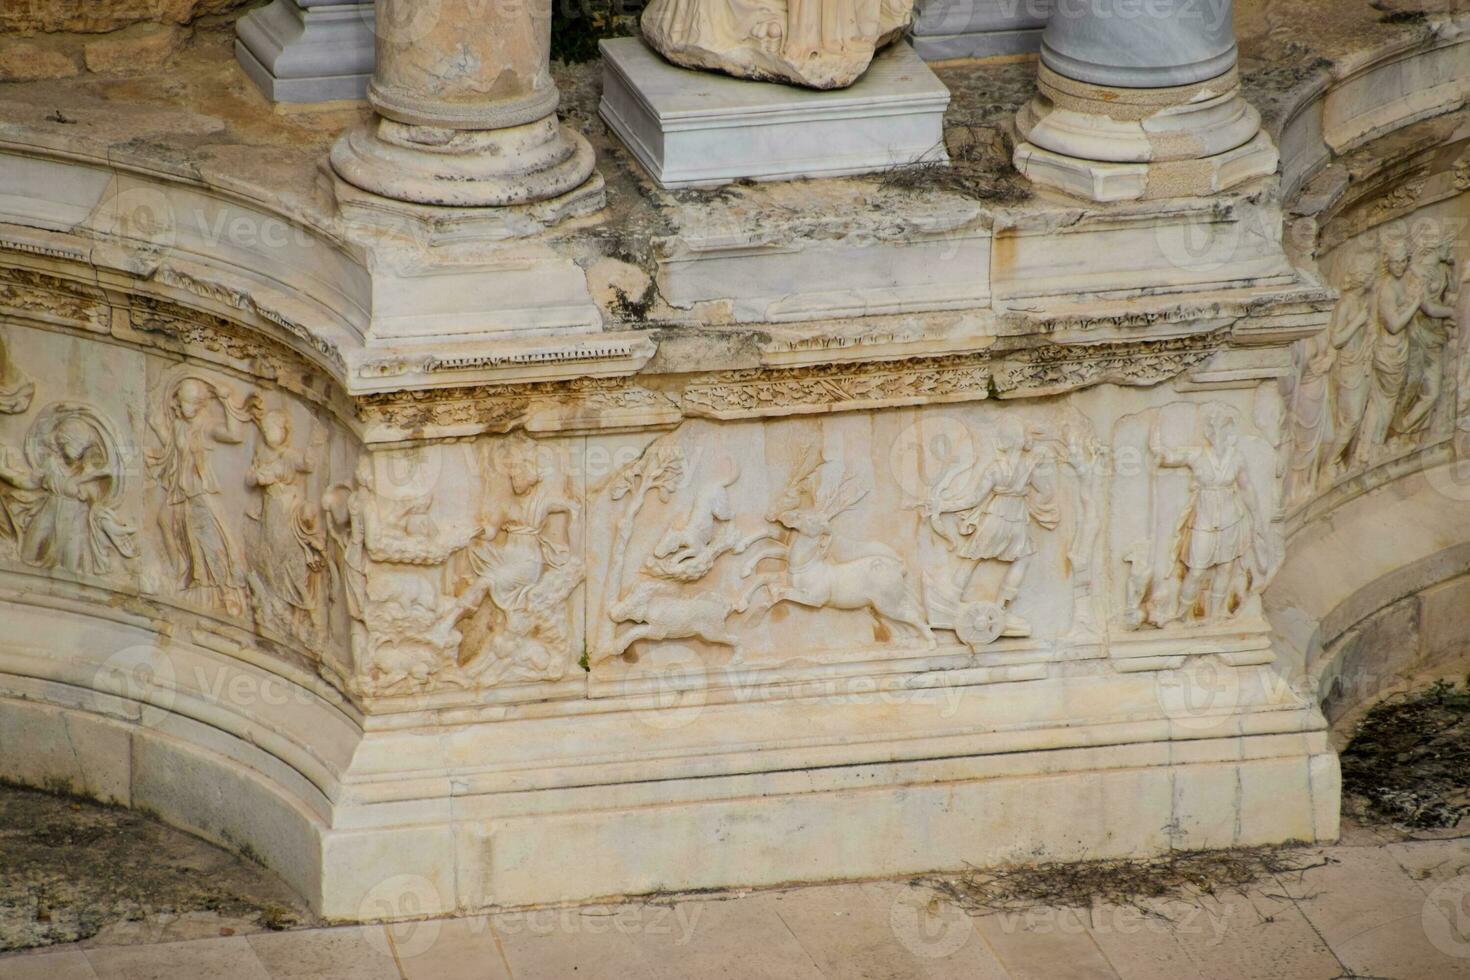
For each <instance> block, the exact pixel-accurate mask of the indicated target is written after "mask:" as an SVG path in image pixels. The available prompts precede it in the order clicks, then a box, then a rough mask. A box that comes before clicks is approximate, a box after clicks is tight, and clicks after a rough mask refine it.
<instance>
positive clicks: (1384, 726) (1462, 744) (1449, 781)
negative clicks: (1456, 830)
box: [1342, 682, 1470, 829]
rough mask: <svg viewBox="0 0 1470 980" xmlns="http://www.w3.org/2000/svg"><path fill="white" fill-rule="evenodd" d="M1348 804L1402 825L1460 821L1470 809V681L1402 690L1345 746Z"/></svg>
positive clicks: (1361, 815)
mask: <svg viewBox="0 0 1470 980" xmlns="http://www.w3.org/2000/svg"><path fill="white" fill-rule="evenodd" d="M1342 788H1343V808H1344V810H1345V811H1347V812H1348V813H1349V814H1351V815H1353V816H1355V817H1357V818H1358V819H1361V820H1365V821H1370V822H1379V823H1383V822H1387V823H1391V824H1396V825H1398V826H1401V827H1409V828H1417V829H1428V828H1443V827H1454V826H1455V825H1457V824H1458V823H1459V822H1460V821H1461V820H1462V819H1463V818H1464V817H1465V816H1466V814H1470V687H1464V688H1462V687H1457V686H1455V685H1453V684H1446V683H1443V682H1441V683H1437V684H1435V685H1434V686H1433V687H1431V688H1430V689H1429V690H1427V691H1421V692H1419V693H1416V694H1403V695H1396V696H1394V697H1390V698H1388V699H1386V700H1385V701H1384V702H1383V703H1382V704H1379V705H1377V706H1376V707H1374V708H1373V710H1372V711H1370V712H1368V714H1367V716H1365V717H1364V718H1363V720H1362V721H1361V722H1360V723H1359V724H1358V727H1357V729H1356V730H1355V731H1354V733H1353V738H1352V741H1351V742H1350V743H1349V744H1348V747H1347V748H1346V749H1345V750H1343V752H1342Z"/></svg>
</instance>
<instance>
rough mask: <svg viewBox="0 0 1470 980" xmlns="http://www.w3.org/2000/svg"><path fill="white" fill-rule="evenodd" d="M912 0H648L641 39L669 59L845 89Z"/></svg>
mask: <svg viewBox="0 0 1470 980" xmlns="http://www.w3.org/2000/svg"><path fill="white" fill-rule="evenodd" d="M913 13H914V3H913V0H877V2H872V0H758V2H752V0H735V2H731V0H653V2H652V3H650V4H649V5H648V7H647V8H646V9H645V10H644V12H643V21H642V29H643V38H644V40H646V41H647V42H648V43H649V44H650V45H652V46H653V48H654V50H656V51H658V52H659V53H660V54H662V55H663V56H664V57H665V58H667V59H669V60H670V61H672V62H673V63H674V64H676V65H682V66H683V67H685V68H700V69H707V70H710V71H719V72H724V73H726V74H728V75H734V76H736V77H737V78H750V79H755V80H757V81H767V82H787V83H790V84H793V85H803V86H806V87H808V88H817V89H837V88H846V87H847V86H849V85H851V84H852V83H853V82H856V81H857V80H858V79H859V78H861V77H862V75H863V72H865V71H867V70H868V65H869V64H870V63H871V62H872V60H873V54H874V53H875V52H876V51H878V50H879V49H880V48H882V47H884V46H885V45H887V44H890V43H892V42H893V41H896V40H898V38H899V37H900V36H901V35H902V34H903V32H904V31H905V30H907V29H908V27H909V24H910V23H911V22H912V21H913Z"/></svg>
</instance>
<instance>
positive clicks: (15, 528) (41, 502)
mask: <svg viewBox="0 0 1470 980" xmlns="http://www.w3.org/2000/svg"><path fill="white" fill-rule="evenodd" d="M95 347H96V345H95V344H94V343H92V342H91V341H88V340H85V339H82V338H79V337H74V336H70V335H67V334H61V333H53V332H50V331H45V330H33V329H29V328H26V327H23V326H19V325H14V324H6V323H0V556H4V558H6V559H7V560H8V561H9V562H11V563H12V564H14V565H17V566H20V567H22V568H25V569H27V570H29V571H31V572H35V573H40V574H45V575H48V576H51V577H55V578H59V579H65V580H78V579H80V580H86V579H92V578H97V579H104V580H106V582H107V583H109V584H110V585H111V586H112V587H124V588H129V589H135V590H136V589H140V588H145V587H146V586H147V585H148V584H149V578H148V575H147V565H146V563H145V562H142V561H140V560H139V559H140V554H141V548H140V544H139V525H140V515H141V514H142V512H143V506H142V501H143V485H144V473H143V468H142V454H141V452H140V445H141V432H140V430H139V422H140V416H139V414H138V411H137V406H138V405H140V404H142V401H143V398H142V379H143V373H144V358H143V356H142V355H140V354H136V353H132V352H125V351H120V352H118V356H117V357H115V358H112V359H111V360H110V361H106V360H103V359H100V358H97V357H96V356H95Z"/></svg>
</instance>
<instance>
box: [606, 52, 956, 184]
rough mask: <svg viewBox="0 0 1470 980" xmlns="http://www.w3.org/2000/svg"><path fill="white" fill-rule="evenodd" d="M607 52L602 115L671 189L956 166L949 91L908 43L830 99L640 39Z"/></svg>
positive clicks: (882, 56) (881, 56)
mask: <svg viewBox="0 0 1470 980" xmlns="http://www.w3.org/2000/svg"><path fill="white" fill-rule="evenodd" d="M601 48H602V57H603V65H604V70H603V94H602V106H601V115H602V118H603V120H604V121H605V122H606V123H607V124H608V126H609V127H611V128H612V130H613V132H615V133H616V134H617V135H618V137H619V138H620V139H621V140H622V141H623V143H624V144H626V145H627V147H628V149H629V150H630V151H631V152H632V153H633V155H634V156H635V157H637V158H638V161H639V162H640V163H642V164H643V166H644V167H645V168H646V169H647V170H648V172H649V174H650V175H652V177H653V179H654V180H655V181H656V182H657V183H658V184H659V186H661V187H664V188H678V187H717V186H719V185H720V184H726V183H729V182H731V181H734V180H740V179H742V178H751V179H755V180H790V179H793V178H797V177H837V176H843V175H847V174H860V173H871V172H873V171H878V170H885V169H888V168H890V167H900V166H905V165H907V164H913V163H919V162H935V163H943V162H947V160H948V156H947V154H946V153H945V149H944V111H945V109H946V108H947V107H948V106H949V90H948V89H947V88H945V87H944V84H943V83H942V82H940V81H939V79H938V77H936V76H935V74H934V73H933V72H932V71H930V70H929V68H928V66H927V65H925V64H924V62H923V59H921V58H920V57H919V56H918V55H917V54H915V53H914V50H913V49H912V48H910V47H909V46H908V45H907V44H904V43H902V42H900V43H898V44H895V45H893V46H891V47H890V48H888V49H887V50H886V51H883V52H880V53H879V54H878V56H877V57H876V58H874V59H873V64H872V66H871V67H870V68H869V69H868V71H867V74H865V75H864V76H863V77H862V78H861V79H859V80H858V82H857V83H856V84H855V85H853V86H851V87H850V88H846V89H840V90H834V91H828V92H818V91H813V90H809V89H801V88H796V87H794V86H791V85H777V84H772V83H767V82H752V81H747V80H743V79H737V78H730V77H728V76H725V75H719V74H716V73H713V72H701V71H690V70H688V69H685V68H678V67H676V66H674V65H672V64H669V63H668V62H667V61H664V60H663V59H662V58H660V57H659V56H658V55H657V54H655V53H654V52H653V50H652V49H650V48H649V47H647V46H646V45H645V44H644V43H643V42H642V41H640V40H639V39H637V38H616V39H613V40H609V41H603V42H602V43H601Z"/></svg>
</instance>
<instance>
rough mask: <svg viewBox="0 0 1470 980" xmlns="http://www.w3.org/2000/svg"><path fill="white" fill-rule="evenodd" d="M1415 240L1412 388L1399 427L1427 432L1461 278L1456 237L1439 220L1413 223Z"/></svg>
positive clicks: (1403, 401)
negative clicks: (1416, 291)
mask: <svg viewBox="0 0 1470 980" xmlns="http://www.w3.org/2000/svg"><path fill="white" fill-rule="evenodd" d="M1412 242H1413V249H1414V258H1413V263H1412V269H1413V273H1414V280H1415V283H1416V285H1417V286H1418V287H1419V290H1420V298H1419V308H1418V309H1417V310H1416V311H1415V313H1414V318H1413V320H1412V321H1410V323H1409V367H1408V384H1407V386H1406V388H1405V390H1404V397H1403V398H1402V399H1401V401H1400V405H1401V406H1402V409H1403V410H1402V412H1401V413H1400V415H1399V420H1398V422H1397V424H1396V426H1395V427H1396V428H1397V430H1398V431H1399V432H1402V433H1414V432H1419V431H1421V430H1423V429H1424V428H1425V427H1426V426H1427V425H1428V424H1429V418H1430V415H1431V413H1433V411H1434V406H1435V405H1436V404H1438V402H1439V392H1440V389H1441V388H1442V387H1443V386H1444V368H1445V363H1444V362H1445V348H1447V347H1448V346H1449V342H1450V336H1451V334H1452V333H1453V332H1454V329H1455V306H1456V304H1457V303H1458V302H1459V295H1458V286H1459V277H1458V276H1457V275H1456V269H1455V259H1454V255H1453V253H1452V251H1451V249H1452V247H1453V245H1454V239H1453V238H1451V237H1450V236H1449V235H1446V234H1445V233H1444V231H1443V229H1441V228H1440V225H1439V222H1437V221H1435V220H1433V219H1431V218H1426V219H1424V220H1422V221H1419V222H1416V223H1415V225H1414V230H1413V234H1412Z"/></svg>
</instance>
